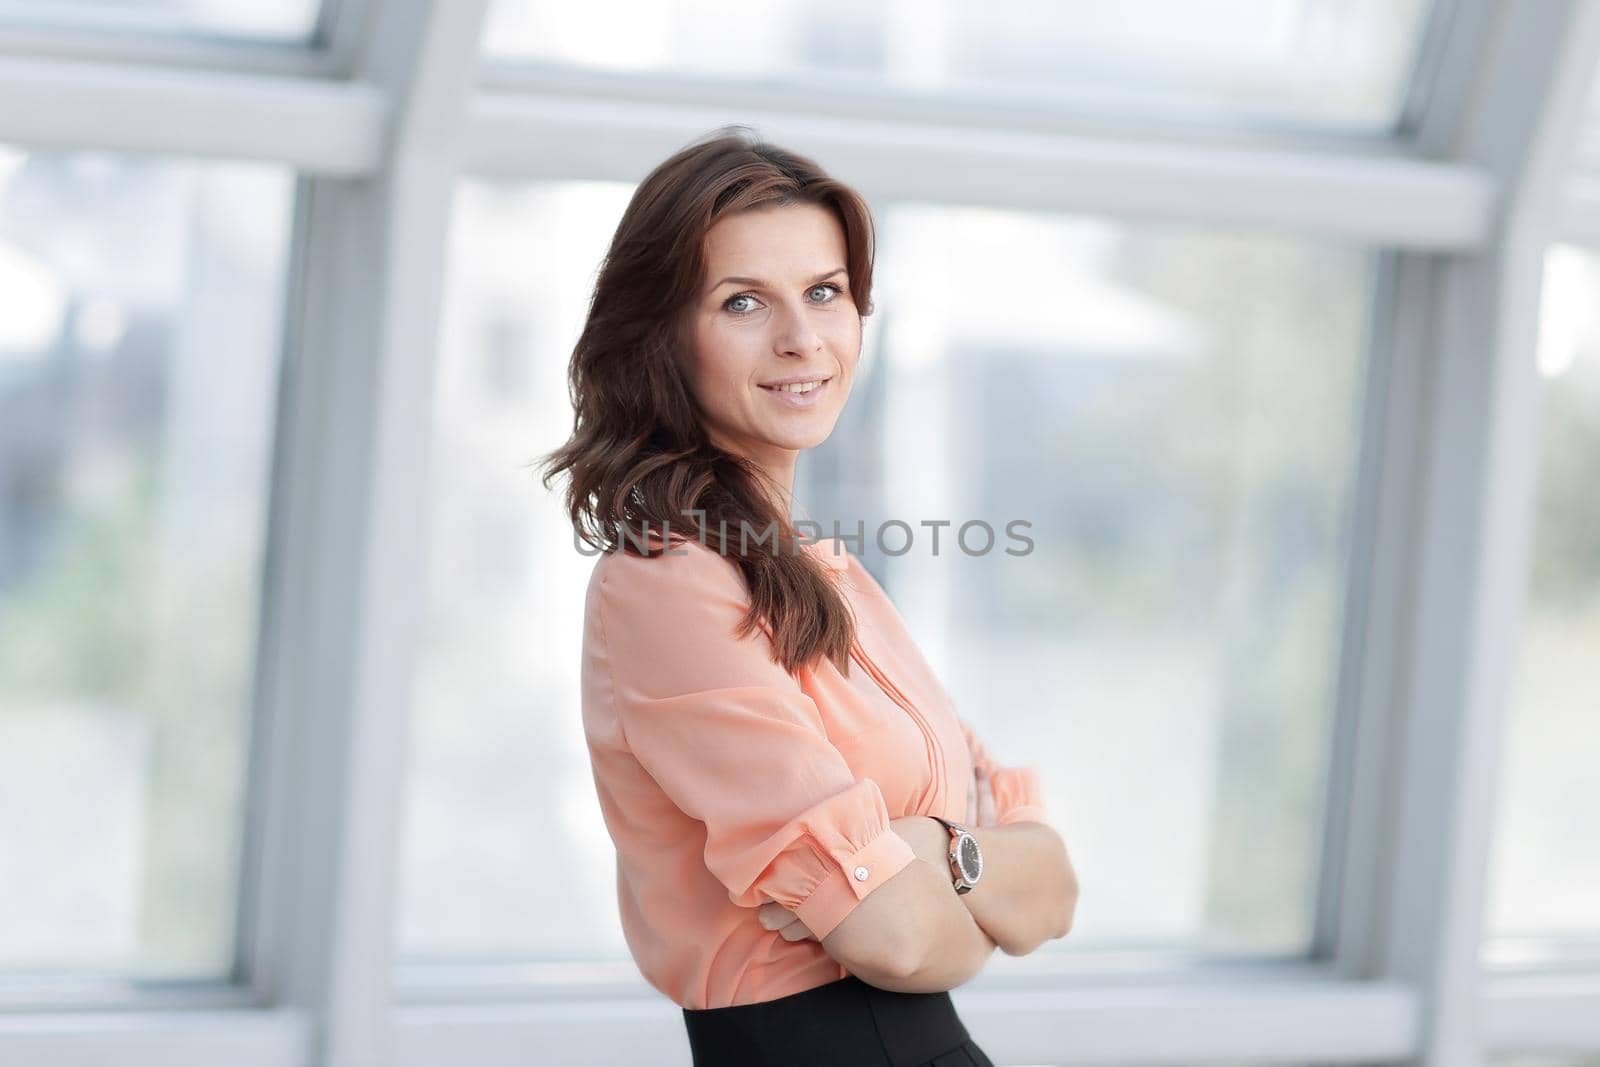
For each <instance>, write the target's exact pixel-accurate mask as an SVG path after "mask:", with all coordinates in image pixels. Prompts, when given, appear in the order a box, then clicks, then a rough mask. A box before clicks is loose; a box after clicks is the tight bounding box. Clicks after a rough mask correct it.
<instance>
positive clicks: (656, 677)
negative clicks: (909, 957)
mask: <svg viewBox="0 0 1600 1067" xmlns="http://www.w3.org/2000/svg"><path fill="white" fill-rule="evenodd" d="M653 541H654V543H655V544H657V545H659V543H660V535H659V534H655V535H653ZM757 551H770V548H768V547H765V546H764V547H762V548H758V549H757ZM805 551H808V552H811V553H813V554H814V555H816V556H817V557H818V559H820V560H821V561H822V562H823V563H824V564H825V565H826V567H827V570H828V573H829V575H830V576H831V577H832V578H833V579H834V580H835V581H836V582H838V583H839V588H840V590H841V592H843V594H844V596H845V598H846V600H847V602H848V603H849V605H850V607H851V609H852V610H853V612H854V613H855V618H856V629H857V634H856V642H855V644H854V646H853V647H852V649H851V659H852V661H853V665H852V668H851V671H850V677H849V678H847V677H845V676H844V675H842V674H841V673H839V671H838V669H837V668H835V667H834V666H833V664H832V662H831V661H829V660H828V659H827V658H826V657H824V658H822V659H821V660H820V661H819V662H818V664H817V665H816V666H814V667H812V668H809V669H807V668H802V669H800V670H799V671H797V672H795V673H793V674H791V673H789V672H788V671H786V670H785V669H784V668H783V667H782V665H780V664H778V663H777V662H775V661H774V659H773V658H772V643H771V641H770V639H769V637H768V633H767V631H766V630H765V628H764V627H763V628H758V629H756V630H754V631H752V632H751V633H750V634H749V635H748V636H746V637H745V638H743V639H740V638H736V637H735V636H734V628H735V627H736V626H737V624H738V622H739V620H740V619H741V618H742V617H743V615H744V613H745V611H746V610H747V609H748V607H749V603H750V601H749V594H748V592H747V591H746V589H745V585H744V581H743V578H742V576H741V575H740V573H739V571H738V569H737V567H736V566H735V564H734V562H733V561H732V560H730V559H725V558H723V557H722V556H720V555H719V554H718V553H717V552H716V550H715V549H713V548H710V547H708V546H705V545H702V544H700V543H699V542H698V541H695V540H687V541H678V542H676V544H675V546H674V548H673V549H672V552H673V553H674V554H673V555H667V556H658V557H655V558H645V557H642V556H637V555H633V554H631V553H627V552H623V551H620V550H619V551H613V552H607V553H604V554H603V555H601V556H600V557H599V559H598V560H597V561H596V563H595V567H594V572H593V574H592V575H591V577H590V580H589V586H588V592H587V595H586V599H585V611H584V629H583V677H582V689H583V724H584V733H585V736H586V738H587V741H588V748H589V755H590V761H591V766H592V769H593V772H594V781H595V788H596V789H597V791H598V793H599V800H600V809H601V812H602V814H603V816H604V818H605V823H606V827H607V829H608V830H609V832H610V834H611V838H612V841H613V842H614V843H615V845H616V849H617V896H618V906H619V909H620V912H621V920H622V929H623V933H624V936H625V937H626V940H627V943H628V948H629V950H630V951H631V952H632V954H633V958H634V961H635V962H636V963H637V964H638V967H639V970H640V972H641V973H642V974H643V975H644V977H645V978H646V980H647V981H649V982H650V984H651V985H653V986H654V987H655V988H656V989H658V990H660V991H661V992H662V993H664V994H665V995H666V996H667V997H669V998H670V999H671V1000H672V1001H673V1002H674V1003H676V1004H677V1005H679V1006H680V1007H684V1008H715V1007H727V1006H731V1005H735V1004H751V1003H757V1002H761V1001H768V1000H775V999H777V998H778V997H783V996H787V995H789V994H791V993H798V992H801V991H803V990H806V989H811V988H814V987H816V986H819V985H822V984H824V983H827V982H832V981H836V980H838V979H840V978H843V977H845V976H846V974H847V973H848V972H847V971H846V970H845V969H844V967H842V966H841V965H840V964H838V963H837V962H836V961H834V960H833V958H832V957H830V956H829V955H828V954H827V953H826V952H825V951H824V950H823V948H822V945H821V944H820V943H819V941H811V940H806V941H785V940H784V939H783V937H782V935H781V934H779V933H778V932H777V931H775V930H768V929H766V928H765V927H763V926H762V925H761V923H760V921H759V920H758V918H757V914H756V909H757V908H758V907H760V906H761V905H762V904H764V903H767V902H768V901H777V902H778V903H780V904H782V905H783V906H784V907H786V908H789V909H790V910H792V911H793V912H794V913H795V914H796V915H797V916H798V917H799V918H800V920H801V921H802V922H804V923H805V924H806V926H807V927H808V928H809V929H810V930H811V931H812V932H813V933H814V934H815V935H816V936H817V938H818V939H819V940H820V939H821V938H823V937H825V936H827V935H828V934H829V933H830V932H832V930H833V928H834V927H836V926H838V925H839V923H840V922H841V921H842V920H843V919H844V917H845V916H846V915H848V914H850V912H851V910H852V909H854V908H855V907H856V906H857V905H858V904H860V902H861V901H862V900H863V899H864V898H865V897H866V896H867V894H868V893H871V892H872V891H873V890H874V889H876V888H878V887H879V886H880V885H882V884H883V883H884V882H885V881H887V880H888V879H889V878H891V877H893V876H894V875H895V874H896V873H897V872H899V871H900V870H901V869H902V868H904V867H905V866H906V864H908V863H910V862H911V861H912V860H913V859H914V858H915V856H914V854H913V853H912V851H911V846H910V845H908V844H907V843H906V841H905V840H904V839H903V838H901V837H900V836H899V835H898V834H896V833H894V832H893V831H892V830H891V829H890V828H889V823H890V820H892V819H896V818H901V817H904V816H908V815H941V816H943V817H945V818H947V819H951V820H954V821H956V822H961V821H963V820H965V818H966V814H967V791H968V789H969V787H970V778H971V774H972V767H973V765H974V763H976V764H978V765H980V766H982V767H984V768H985V769H986V770H987V771H988V772H989V775H990V777H991V780H992V782H993V788H994V798H995V810H996V817H997V821H998V822H1000V823H1011V822H1018V821H1021V820H1025V819H1031V820H1036V821H1041V822H1042V821H1045V808H1044V799H1043V795H1042V792H1041V789H1040V783H1039V777H1038V773H1037V770H1036V769H1035V768H1033V767H1001V766H999V765H997V764H996V762H995V761H994V759H993V758H992V757H991V756H990V755H989V753H988V751H987V750H986V749H985V748H984V746H983V744H982V742H981V741H980V740H979V739H978V737H977V736H976V735H975V734H974V733H973V731H972V729H971V728H970V727H969V726H968V725H967V724H966V723H965V722H964V721H963V720H962V719H960V718H959V717H958V716H957V714H956V710H955V706H954V704H953V703H952V702H951V699H950V697H949V696H948V695H946V693H945V691H944V689H943V688H942V687H941V686H940V684H939V681H938V679H937V678H936V677H935V676H934V673H933V671H932V670H931V669H930V668H929V666H928V664H927V662H926V661H925V660H924V659H923V657H922V655H921V653H920V652H919V651H918V650H917V647H916V644H915V643H914V642H913V641H912V639H911V635H910V633H909V632H908V631H907V629H906V626H905V623H904V620H903V619H902V618H901V617H900V615H899V613H898V612H897V611H896V609H895V607H894V605H893V604H891V603H890V601H889V598H888V596H887V595H885V593H884V591H883V589H882V587H880V586H879V585H878V583H877V581H876V580H874V579H873V577H872V575H871V574H870V573H869V572H868V571H867V569H866V567H865V566H864V565H863V564H862V563H861V561H860V560H858V559H856V558H855V557H854V556H852V555H850V553H849V552H847V551H846V550H845V548H844V546H843V545H842V544H840V543H838V541H837V540H836V539H830V540H823V541H817V542H814V543H811V544H808V545H806V546H805Z"/></svg>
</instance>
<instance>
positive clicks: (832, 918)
mask: <svg viewBox="0 0 1600 1067" xmlns="http://www.w3.org/2000/svg"><path fill="white" fill-rule="evenodd" d="M826 855H827V858H828V860H829V862H828V863H827V874H826V875H825V876H824V877H823V879H822V880H821V881H820V882H818V883H817V885H816V888H814V889H813V890H812V891H811V894H810V895H809V896H807V897H806V898H805V899H804V900H802V901H801V902H800V903H799V904H798V905H797V906H796V907H794V908H793V909H792V910H793V911H794V913H795V915H796V916H797V917H798V918H799V919H800V921H801V922H803V923H805V924H806V929H808V930H810V931H811V933H812V934H813V935H815V937H816V939H817V940H818V941H821V940H822V939H823V938H825V937H827V936H828V935H829V934H830V933H832V932H833V929H834V927H836V926H838V925H839V924H840V923H841V922H843V921H844V918H845V916H847V915H849V914H850V913H851V912H852V911H854V910H855V908H856V906H857V905H858V904H860V903H861V901H862V900H864V899H865V898H866V895H867V894H868V893H870V892H872V891H873V890H874V889H876V888H878V887H879V886H880V885H882V884H883V883H884V882H886V881H888V880H889V879H890V878H893V877H894V876H895V875H897V874H899V873H900V872H901V871H902V870H904V869H905V868H906V866H907V865H908V864H910V862H911V861H912V860H914V859H916V858H917V854H916V853H915V852H914V851H912V848H911V845H910V844H908V843H907V842H906V839H905V838H903V837H901V836H900V835H899V834H897V833H895V832H894V830H893V829H891V828H890V827H888V826H885V827H884V828H883V829H882V830H881V831H880V832H879V833H878V834H877V836H875V837H873V838H872V840H870V841H868V842H867V843H866V844H865V845H863V846H862V847H861V848H859V849H855V850H854V851H850V850H848V848H840V849H838V850H828V851H827V852H826Z"/></svg>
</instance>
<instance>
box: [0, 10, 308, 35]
mask: <svg viewBox="0 0 1600 1067" xmlns="http://www.w3.org/2000/svg"><path fill="white" fill-rule="evenodd" d="M319 8H320V0H0V24H3V23H7V22H10V23H18V24H24V25H43V26H56V27H62V28H66V29H79V30H101V31H103V30H115V31H118V32H133V33H151V34H162V35H169V36H170V35H185V34H201V35H205V36H208V37H250V38H266V39H272V40H285V41H300V42H304V41H307V40H309V39H310V38H311V35H312V33H313V31H314V30H315V29H316V24H317V12H318V10H319Z"/></svg>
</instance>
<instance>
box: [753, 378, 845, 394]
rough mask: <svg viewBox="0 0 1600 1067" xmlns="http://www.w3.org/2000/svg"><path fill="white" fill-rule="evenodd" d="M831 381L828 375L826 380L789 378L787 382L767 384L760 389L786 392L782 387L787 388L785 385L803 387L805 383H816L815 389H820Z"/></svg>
mask: <svg viewBox="0 0 1600 1067" xmlns="http://www.w3.org/2000/svg"><path fill="white" fill-rule="evenodd" d="M832 380H833V376H832V375H829V376H828V377H826V378H791V379H789V380H788V381H783V382H771V383H767V384H764V385H762V386H761V388H763V389H768V390H771V391H773V392H788V390H787V389H784V388H783V387H784V386H787V385H803V384H805V383H807V382H816V383H817V388H819V389H820V388H821V387H822V386H824V385H827V384H828V383H829V382H830V381H832ZM792 395H799V396H804V395H805V394H804V393H800V394H792Z"/></svg>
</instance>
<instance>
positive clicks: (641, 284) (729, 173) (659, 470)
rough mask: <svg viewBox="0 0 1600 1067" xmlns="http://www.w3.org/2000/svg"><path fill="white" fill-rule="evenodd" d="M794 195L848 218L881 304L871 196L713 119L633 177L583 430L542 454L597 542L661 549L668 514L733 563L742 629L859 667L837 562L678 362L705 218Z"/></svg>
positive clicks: (859, 270)
mask: <svg viewBox="0 0 1600 1067" xmlns="http://www.w3.org/2000/svg"><path fill="white" fill-rule="evenodd" d="M789 204H818V205H821V206H823V207H826V208H828V209H830V210H831V211H832V212H833V213H834V215H835V217H837V218H838V220H839V223H840V225H841V227H842V228H843V230H844V237H845V244H846V249H847V257H846V264H845V266H846V269H847V270H848V271H849V276H850V288H851V290H852V291H853V295H854V299H855V303H856V309H857V313H858V314H859V315H861V316H862V317H863V318H864V317H865V316H867V315H870V314H871V313H872V300H871V294H872V261H873V253H874V249H873V244H874V231H873V223H872V214H871V211H870V209H869V208H868V207H867V203H866V200H865V199H864V198H863V197H862V196H861V195H860V194H859V193H857V192H856V191H855V190H853V189H851V188H850V187H849V186H847V185H845V184H843V183H842V182H839V181H837V180H835V179H833V178H831V177H829V176H828V175H827V174H826V173H824V172H823V170H822V168H821V167H819V166H818V165H817V164H816V163H815V162H813V161H812V160H810V159H808V158H806V157H805V156H802V155H799V154H798V153H795V152H792V151H789V150H787V149H784V148H780V147H778V146H777V145H773V144H770V143H768V142H766V141H763V140H761V139H759V138H758V137H757V136H756V135H755V134H754V133H753V132H752V131H751V130H750V129H749V128H748V127H746V126H740V125H735V126H724V127H721V128H719V129H717V130H714V131H712V132H711V133H710V134H707V135H706V136H704V137H702V138H700V139H699V140H696V141H694V142H692V143H690V144H689V145H687V146H685V147H684V148H682V149H680V150H679V151H678V152H676V153H675V154H674V155H672V156H671V157H670V158H668V159H667V160H665V161H664V162H662V163H661V164H660V165H659V166H657V167H656V168H655V169H654V170H652V171H651V172H650V173H649V175H648V176H646V177H645V179H644V181H642V182H641V183H640V184H639V186H638V188H637V189H635V190H634V193H633V197H632V199H630V200H629V202H628V206H627V209H626V210H625V211H624V212H623V214H622V220H621V221H620V222H619V223H618V224H617V229H616V233H615V234H614V235H613V236H612V238H611V246H610V248H609V249H608V251H607V252H606V255H605V258H604V259H603V260H602V262H601V265H600V269H599V272H598V276H597V277H596V280H595V284H594V292H593V295H592V296H591V297H590V301H589V311H588V316H587V318H586V319H585V321H584V325H583V331H582V333H581V334H580V335H579V337H578V342H577V345H576V346H575V347H574V348H573V351H572V360H571V363H570V365H569V367H568V372H567V388H568V392H569V393H570V396H571V399H572V408H573V418H572V436H571V437H569V438H568V439H567V441H566V443H565V444H563V445H562V446H561V447H560V448H558V449H556V450H555V451H554V452H551V453H549V454H548V455H545V456H543V457H541V458H540V460H539V461H537V463H538V465H539V466H540V467H541V469H542V470H543V476H542V481H543V483H544V486H545V488H546V489H549V488H551V483H552V482H553V481H554V480H555V479H556V478H557V477H560V476H562V475H565V476H566V477H567V489H566V494H565V503H566V508H567V512H568V515H569V516H570V517H571V519H572V524H573V530H574V532H575V535H576V537H577V538H578V539H580V540H581V541H583V543H584V544H586V545H589V546H590V547H592V548H595V549H599V550H602V551H618V550H621V551H628V552H633V553H634V554H636V555H644V556H652V555H657V554H659V553H653V552H651V551H650V550H649V544H648V539H649V537H651V536H655V535H657V534H659V533H660V532H662V531H666V530H668V528H669V527H670V535H671V537H670V544H672V545H677V544H679V543H680V542H681V541H683V540H688V539H694V540H697V541H699V542H700V543H701V544H704V545H706V546H707V547H709V548H711V549H713V550H714V551H717V552H718V553H720V554H721V555H722V556H723V557H724V558H726V559H729V560H730V561H732V562H733V563H734V564H735V565H736V566H737V567H738V569H739V572H740V574H741V576H742V577H743V579H744V583H745V585H746V587H747V588H748V589H749V592H750V610H749V611H748V612H747V613H746V615H745V617H744V618H743V619H742V620H741V621H740V624H739V626H738V628H737V634H738V636H740V637H744V636H746V635H748V634H749V633H751V632H752V630H754V628H755V627H757V626H761V627H762V629H764V630H765V631H766V632H767V634H768V636H769V637H770V638H771V640H772V646H773V654H774V658H775V659H776V660H777V662H779V663H781V664H782V665H783V667H784V668H785V669H786V670H788V671H789V672H790V673H793V672H794V671H796V670H797V669H799V668H800V667H801V666H809V665H811V664H812V663H813V662H814V661H815V660H816V658H817V657H818V656H819V655H826V656H827V657H828V658H829V659H830V660H832V661H833V663H834V665H835V666H837V667H838V668H839V669H840V670H841V671H844V672H846V673H848V670H849V655H850V646H851V644H852V642H853V641H854V637H855V623H854V619H853V618H852V616H851V613H850V609H849V606H848V604H847V603H846V602H845V600H844V597H843V596H842V595H841V594H840V592H839V591H838V590H837V589H836V588H835V587H834V585H833V582H832V580H831V578H830V577H829V576H828V574H827V572H826V565H825V564H824V563H822V562H821V561H819V560H817V559H815V558H813V557H812V556H811V555H810V554H808V553H806V552H801V551H799V550H798V549H799V544H800V538H799V534H798V532H797V531H796V530H795V528H794V525H793V524H792V523H791V521H790V519H789V516H787V515H783V514H779V512H778V509H777V508H776V507H775V506H774V505H773V503H772V499H773V498H772V497H771V496H769V495H768V493H767V492H766V491H765V489H766V488H770V482H769V481H768V480H767V479H766V476H765V474H764V472H762V471H761V470H760V469H759V468H758V467H757V466H756V465H755V464H753V463H751V462H749V461H748V460H746V459H745V458H743V457H741V456H739V455H736V454H734V453H732V452H729V451H727V450H724V449H722V448H720V447H718V446H717V445H715V444H713V443H712V442H711V441H710V439H709V438H708V436H707V434H706V431H705V429H704V426H703V423H702V420H701V412H700V409H699V406H698V405H697V404H696V403H695V400H694V397H693V395H692V394H691V392H690V390H689V388H688V385H687V383H686V382H685V381H684V378H683V374H682V372H681V371H680V369H679V368H680V363H679V362H678V359H677V357H678V356H679V355H682V354H684V353H682V352H681V351H680V349H681V346H682V345H683V344H684V341H683V339H682V338H683V329H682V327H683V323H684V321H685V318H686V312H687V310H688V309H689V308H690V306H691V304H692V303H693V302H694V301H695V300H696V299H697V296H698V294H699V292H700V290H701V288H702V286H703V285H704V270H705V237H706V233H707V231H709V230H710V229H711V227H712V225H713V224H715V223H716V222H717V221H718V220H719V219H722V218H724V217H726V216H728V215H733V214H736V213H738V212H743V211H754V210H759V209H763V208H773V207H780V206H784V205H789ZM738 531H748V532H749V533H750V534H751V535H752V536H754V535H756V534H761V535H768V536H770V534H769V531H770V532H771V533H775V540H769V541H765V542H759V541H758V542H756V547H755V548H754V550H752V551H744V547H745V546H744V545H741V543H740V542H741V540H742V539H741V538H740V537H739V534H738ZM680 533H681V534H682V535H683V536H682V537H681V538H680V536H679V535H680ZM762 544H766V545H768V547H766V548H762V547H760V546H761V545H762ZM666 547H667V545H665V544H664V545H663V546H662V548H663V550H665V548H666Z"/></svg>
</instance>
